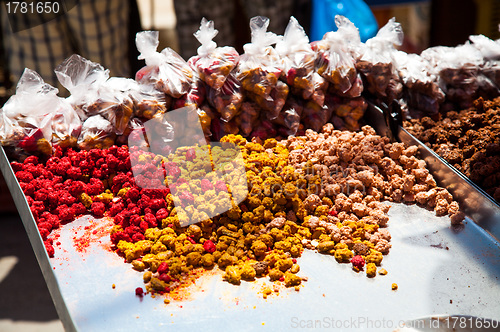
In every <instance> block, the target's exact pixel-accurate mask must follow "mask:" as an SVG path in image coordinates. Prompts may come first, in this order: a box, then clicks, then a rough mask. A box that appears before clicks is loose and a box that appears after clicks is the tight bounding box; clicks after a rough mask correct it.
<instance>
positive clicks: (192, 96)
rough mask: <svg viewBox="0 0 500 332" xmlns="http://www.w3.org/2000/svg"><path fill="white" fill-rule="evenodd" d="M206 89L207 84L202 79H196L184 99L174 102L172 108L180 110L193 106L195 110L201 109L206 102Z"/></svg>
mask: <svg viewBox="0 0 500 332" xmlns="http://www.w3.org/2000/svg"><path fill="white" fill-rule="evenodd" d="M205 97H206V87H205V83H204V82H203V81H202V80H200V79H195V80H194V81H193V83H191V87H190V89H189V90H188V91H187V93H186V94H185V95H183V96H182V97H180V98H178V99H175V100H174V101H173V105H172V108H173V109H178V108H181V107H186V106H192V107H195V108H198V107H200V106H201V105H202V104H203V102H204V101H205Z"/></svg>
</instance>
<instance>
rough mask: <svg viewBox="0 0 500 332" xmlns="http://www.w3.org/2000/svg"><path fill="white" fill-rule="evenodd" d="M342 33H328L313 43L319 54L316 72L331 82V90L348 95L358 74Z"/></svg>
mask: <svg viewBox="0 0 500 332" xmlns="http://www.w3.org/2000/svg"><path fill="white" fill-rule="evenodd" d="M344 40H345V37H344V35H343V34H342V31H339V30H337V31H334V32H329V33H326V34H325V36H324V37H323V39H322V40H320V41H318V42H315V43H313V49H314V50H315V51H316V52H317V54H318V55H317V58H316V70H317V72H318V74H320V75H321V76H322V77H323V78H324V79H326V80H327V81H328V82H329V90H330V91H332V92H334V93H346V92H347V91H349V89H351V87H352V86H353V83H354V82H355V81H356V78H357V72H356V65H355V62H354V59H353V57H352V55H351V53H350V52H349V49H348V48H347V46H346V45H345V44H344Z"/></svg>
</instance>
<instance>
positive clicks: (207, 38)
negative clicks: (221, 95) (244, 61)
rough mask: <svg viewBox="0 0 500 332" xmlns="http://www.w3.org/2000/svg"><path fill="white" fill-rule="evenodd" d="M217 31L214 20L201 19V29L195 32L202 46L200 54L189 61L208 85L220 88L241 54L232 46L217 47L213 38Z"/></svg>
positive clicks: (199, 50) (216, 88)
mask: <svg viewBox="0 0 500 332" xmlns="http://www.w3.org/2000/svg"><path fill="white" fill-rule="evenodd" d="M217 33H218V31H217V30H216V29H215V28H214V22H213V21H208V20H207V19H206V18H203V19H202V20H201V24H200V29H199V30H198V31H196V32H195V33H194V36H195V37H196V39H198V41H199V42H200V43H201V46H200V47H198V55H197V56H194V57H191V59H189V61H188V63H189V64H190V65H191V67H193V68H195V69H196V71H197V72H198V76H199V77H200V78H201V79H202V80H203V81H204V82H205V83H207V85H208V86H210V87H211V88H212V89H215V90H220V89H221V88H222V86H223V85H224V83H225V81H226V79H227V77H228V76H229V73H231V71H232V70H233V69H234V68H235V67H236V65H237V64H238V60H239V54H238V52H237V51H236V50H235V49H234V48H233V47H230V46H225V47H217V44H216V43H215V42H214V41H213V40H212V39H213V38H215V36H216V35H217Z"/></svg>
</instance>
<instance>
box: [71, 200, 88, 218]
mask: <svg viewBox="0 0 500 332" xmlns="http://www.w3.org/2000/svg"><path fill="white" fill-rule="evenodd" d="M71 208H72V209H73V211H74V212H75V216H80V215H82V214H85V213H87V208H86V207H85V206H84V205H83V204H82V203H76V204H73V205H72V206H71Z"/></svg>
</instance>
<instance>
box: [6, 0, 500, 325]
mask: <svg viewBox="0 0 500 332" xmlns="http://www.w3.org/2000/svg"><path fill="white" fill-rule="evenodd" d="M114 1H118V0H107V1H100V2H99V3H100V4H104V5H103V6H104V7H103V10H104V12H103V13H104V14H110V13H113V12H114V11H113V10H111V9H112V5H113V2H114ZM317 1H319V0H280V1H276V2H275V3H274V2H273V5H269V4H266V1H264V0H261V1H241V0H227V1H217V0H204V1H201V0H200V1H198V0H182V1H177V0H137V1H136V0H128V2H125V1H118V2H116V3H117V4H119V6H121V7H123V8H121V9H123V10H122V11H121V12H123V15H124V16H123V17H122V19H123V20H122V21H116V22H119V24H118V25H115V26H111V25H110V26H109V27H107V26H104V25H102V26H100V28H99V29H100V30H99V29H97V30H98V31H97V32H98V35H99V36H101V37H103V35H104V34H103V33H101V32H105V33H108V32H109V33H118V32H120V31H124V33H123V38H125V39H126V42H125V43H121V44H120V45H119V46H121V47H122V48H123V50H120V52H118V53H117V54H116V47H115V49H114V52H115V53H114V54H111V55H109V56H107V55H106V54H103V52H102V51H103V50H104V49H106V46H107V45H108V44H107V42H106V41H105V42H104V44H103V43H101V44H99V43H97V45H94V46H90V47H89V46H88V45H86V44H85V42H86V41H85V40H83V41H82V40H79V38H73V37H71V36H70V37H69V39H68V40H69V42H68V45H69V46H68V47H63V50H65V51H66V52H68V54H64V52H62V53H61V54H60V56H61V57H62V58H61V59H59V60H58V59H57V58H54V59H50V60H51V61H52V62H48V63H47V62H43V61H42V60H43V59H42V57H41V56H39V57H38V59H35V60H36V61H40V63H33V64H32V65H33V66H36V67H37V68H36V69H35V68H32V69H35V70H37V71H38V72H39V73H40V74H41V75H42V77H43V78H44V80H46V82H48V83H50V84H52V85H57V82H56V81H54V75H53V73H52V71H53V69H54V68H55V65H52V66H51V65H50V64H54V63H55V64H56V65H57V64H58V63H60V62H62V60H63V59H64V58H66V57H68V56H69V55H71V54H72V53H79V54H81V55H82V56H84V57H87V58H89V59H90V60H92V61H95V62H99V63H101V64H102V65H103V66H104V67H105V68H110V69H111V75H113V76H126V77H134V75H135V72H136V71H137V70H138V69H139V68H140V67H141V66H142V65H143V63H141V62H140V61H138V60H137V55H138V53H137V50H136V48H135V44H134V38H135V34H136V33H137V32H138V31H141V30H159V31H160V45H159V47H158V49H159V50H161V49H163V48H165V47H171V48H172V49H174V50H175V51H177V52H178V53H179V54H181V55H182V57H183V58H184V59H186V60H187V59H188V58H189V57H190V56H192V55H194V54H195V53H196V48H197V47H198V45H199V43H198V41H197V40H196V39H195V38H194V36H193V35H192V34H193V33H194V32H195V31H196V30H197V29H198V26H199V22H200V20H201V18H202V17H203V16H205V17H206V18H207V19H209V20H213V21H214V23H215V28H216V29H218V30H219V35H218V36H217V37H216V39H215V41H216V42H218V44H219V45H220V46H225V45H231V46H234V47H235V48H236V49H237V50H238V51H239V52H242V46H243V45H244V44H245V43H247V42H249V41H250V30H249V28H248V21H249V18H251V17H253V16H256V15H263V16H268V17H269V18H270V19H271V26H270V27H269V30H270V31H273V32H275V33H278V34H282V33H283V32H284V29H285V27H286V24H287V23H288V19H289V17H290V15H294V16H295V17H296V18H297V19H298V21H299V23H301V25H302V26H303V27H304V28H305V30H306V32H309V30H310V28H311V23H312V22H311V16H312V8H313V5H314V3H315V2H317ZM325 1H326V0H325ZM333 2H334V3H336V4H337V5H338V4H339V3H342V1H340V0H339V1H333ZM347 2H348V1H347ZM96 3H97V1H96V0H81V1H74V5H75V6H76V7H75V8H74V9H72V10H73V13H75V12H76V10H77V9H78V8H79V6H80V5H81V6H82V8H84V5H86V4H88V5H89V6H91V8H92V10H94V11H95V13H97V12H98V11H99V10H100V9H99V8H100V7H98V6H97V5H96ZM124 3H127V4H128V6H123V4H124ZM365 3H366V5H368V6H369V9H370V10H371V11H372V13H373V15H374V17H375V19H376V21H377V23H378V26H379V27H381V26H383V25H384V24H385V23H386V22H387V21H388V20H389V19H390V18H392V17H395V18H396V21H397V22H400V23H401V24H402V27H403V31H404V34H405V39H404V43H403V45H402V46H401V49H402V50H404V51H406V52H409V53H420V52H421V51H422V50H424V49H426V48H427V47H430V46H438V45H442V46H456V45H458V44H462V43H464V42H465V41H466V40H467V39H468V37H469V35H472V34H484V35H486V36H487V37H489V38H492V39H498V38H500V33H499V25H498V23H499V21H500V1H498V0H419V1H411V0H366V1H365ZM0 6H1V9H0V10H1V11H2V15H1V16H0V20H1V22H0V25H1V26H2V33H1V34H0V105H3V104H4V103H5V101H6V100H7V99H8V98H9V97H10V95H12V94H13V93H14V90H15V85H16V82H17V80H18V77H19V75H20V70H22V69H23V68H24V67H22V68H21V67H20V65H22V64H23V63H24V64H25V65H26V66H28V65H27V64H30V56H34V55H35V54H34V53H33V51H30V50H33V49H35V50H36V47H35V48H33V41H34V42H35V43H37V42H40V43H43V42H44V40H45V41H47V40H48V39H47V38H45V39H43V38H41V37H39V36H38V35H37V34H36V33H35V31H36V29H37V28H38V29H40V27H34V28H32V29H25V30H23V31H19V32H13V31H12V26H11V24H10V23H12V22H11V21H9V19H11V18H10V17H8V16H7V15H6V13H5V11H6V7H5V4H4V3H3V2H2V3H1V4H0ZM70 12H71V11H70ZM78 14H82V15H84V14H85V13H84V12H83V11H82V12H78ZM104 14H103V15H104ZM90 15H91V16H90V17H91V18H96V16H95V15H94V16H92V15H93V14H90ZM100 17H101V18H102V19H104V20H105V22H106V23H109V22H114V21H113V20H108V19H106V17H105V16H100ZM54 22H55V20H53V21H51V22H49V23H47V25H42V28H43V29H45V30H49V32H50V31H52V30H50V29H49V28H47V27H50V25H49V24H55V23H54ZM109 24H111V23H109ZM67 25H68V27H69V29H68V31H69V32H73V34H74V35H76V36H80V34H78V31H75V30H77V29H78V28H77V27H75V26H74V25H71V23H69V24H67ZM97 26H98V25H97ZM98 27H99V26H98ZM82 29H84V30H85V29H87V30H89V29H90V28H88V27H85V26H84V27H83V28H82ZM117 31H118V32H117ZM45 32H47V31H45ZM90 32H91V31H90ZM90 32H89V31H83V32H82V35H85V33H90ZM23 36H25V38H24V39H31V44H23V42H24V41H25V40H24V39H23V38H21V37H23ZM26 36H28V37H30V38H27V37H26ZM33 36H35V37H33ZM37 36H38V37H37ZM37 38H38V39H37ZM103 38H104V37H103ZM40 39H42V40H40ZM103 40H104V39H103ZM99 45H101V47H99ZM26 49H28V51H26ZM16 52H17V53H16ZM35 53H37V52H35ZM17 55H22V57H21V58H20V57H19V56H17ZM49 55H53V54H52V53H51V52H49ZM114 57H115V58H114ZM34 58H36V57H34ZM116 59H120V61H119V62H121V64H122V66H121V67H118V66H116ZM21 60H23V61H24V62H22V61H21ZM19 68H21V69H19ZM61 92H62V93H64V91H61ZM0 294H1V295H0V332H1V331H62V330H63V328H62V324H61V323H60V321H59V319H58V316H57V313H56V310H55V308H54V305H53V303H52V299H51V297H50V294H49V292H48V289H47V287H46V284H45V281H44V279H43V276H42V273H41V271H40V269H39V267H38V263H37V261H36V259H35V256H34V253H33V250H32V249H31V245H30V243H29V240H28V237H27V235H26V232H25V230H24V227H23V225H22V222H21V220H20V218H19V216H18V214H17V210H16V208H15V205H14V202H13V201H12V198H11V197H10V193H9V190H8V188H7V186H6V185H5V182H4V180H3V177H1V175H0Z"/></svg>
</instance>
